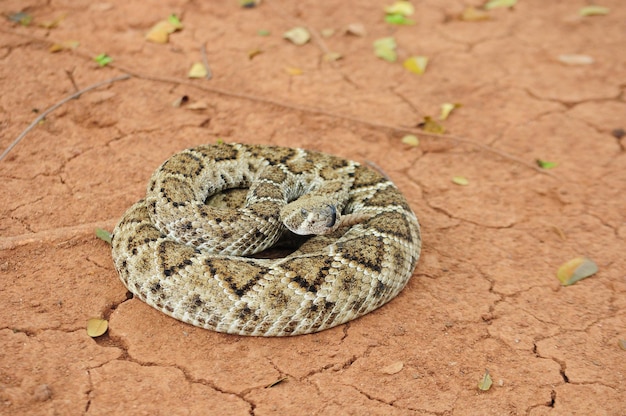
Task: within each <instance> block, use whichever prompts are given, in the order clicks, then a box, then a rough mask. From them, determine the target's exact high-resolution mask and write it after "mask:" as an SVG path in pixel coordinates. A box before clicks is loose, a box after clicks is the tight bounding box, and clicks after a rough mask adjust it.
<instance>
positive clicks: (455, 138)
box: [116, 66, 556, 178]
mask: <svg viewBox="0 0 626 416" xmlns="http://www.w3.org/2000/svg"><path fill="white" fill-rule="evenodd" d="M116 68H117V69H118V70H120V71H122V72H126V73H128V74H131V75H133V76H134V77H137V78H139V79H144V80H150V81H156V82H165V83H171V84H177V85H188V86H190V87H193V88H196V89H199V90H202V91H206V92H210V93H213V94H219V95H224V96H227V97H233V98H240V99H243V100H248V101H255V102H260V103H264V104H270V105H274V106H277V107H282V108H287V109H290V110H296V111H300V112H303V113H309V114H319V115H323V116H327V117H330V118H335V119H342V120H346V121H350V122H352V123H358V124H363V125H366V126H370V127H374V128H378V129H386V130H390V131H395V132H403V133H413V134H415V135H419V136H421V137H430V138H434V139H439V140H441V139H448V140H452V141H455V142H457V143H461V144H465V145H468V146H473V147H475V148H478V149H480V150H483V151H485V152H488V153H492V154H495V155H498V156H500V157H502V158H504V159H508V160H511V161H513V162H516V163H519V164H521V165H523V166H526V167H527V168H530V169H532V170H534V171H537V172H539V173H541V174H543V175H548V176H551V177H554V178H556V176H555V175H554V174H552V173H551V172H548V171H546V170H543V169H541V168H540V167H539V166H535V165H533V164H530V163H528V162H526V161H525V160H523V159H520V158H518V157H516V156H513V155H511V154H509V153H506V152H503V151H501V150H498V149H494V148H492V147H489V146H487V145H484V144H481V143H477V142H474V141H472V140H469V139H465V138H463V137H459V136H455V135H452V134H438V133H429V132H426V131H423V130H420V129H417V128H414V127H400V126H394V125H391V124H386V123H380V122H376V121H371V120H366V119H362V118H359V117H355V116H350V115H346V114H339V113H335V112H331V111H326V110H323V109H321V108H315V107H307V106H303V105H298V104H288V103H284V102H282V101H278V100H274V99H272V98H268V97H259V96H255V95H251V94H246V93H241V92H233V91H227V90H224V89H221V88H218V87H213V86H207V85H202V84H199V83H195V82H190V81H187V80H181V79H178V78H169V77H160V76H152V75H144V74H140V73H136V72H132V71H130V70H127V69H124V68H122V67H120V66H116Z"/></svg>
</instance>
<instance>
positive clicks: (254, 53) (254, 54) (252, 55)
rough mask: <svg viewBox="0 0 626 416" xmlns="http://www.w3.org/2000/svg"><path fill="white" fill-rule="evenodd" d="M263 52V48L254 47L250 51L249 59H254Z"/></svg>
mask: <svg viewBox="0 0 626 416" xmlns="http://www.w3.org/2000/svg"><path fill="white" fill-rule="evenodd" d="M262 53H263V51H262V50H261V49H252V50H251V51H248V59H252V58H254V57H255V56H257V55H261V54H262Z"/></svg>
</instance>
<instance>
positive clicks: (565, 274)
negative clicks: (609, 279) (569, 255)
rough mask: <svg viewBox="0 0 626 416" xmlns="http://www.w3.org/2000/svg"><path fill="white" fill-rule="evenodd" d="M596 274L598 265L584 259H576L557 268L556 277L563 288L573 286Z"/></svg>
mask: <svg viewBox="0 0 626 416" xmlns="http://www.w3.org/2000/svg"><path fill="white" fill-rule="evenodd" d="M597 272H598V265H597V264H595V263H594V262H593V261H592V260H590V259H588V258H586V257H577V258H575V259H572V260H570V261H568V262H567V263H565V264H563V265H562V266H561V267H559V270H558V271H557V273H556V277H557V278H558V279H559V281H560V282H561V284H562V285H563V286H569V285H573V284H574V283H576V282H578V281H579V280H582V279H584V278H586V277H589V276H592V275H594V274H596V273H597Z"/></svg>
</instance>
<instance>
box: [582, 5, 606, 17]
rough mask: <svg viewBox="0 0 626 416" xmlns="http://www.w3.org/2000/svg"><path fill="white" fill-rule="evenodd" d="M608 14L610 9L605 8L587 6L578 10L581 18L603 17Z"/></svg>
mask: <svg viewBox="0 0 626 416" xmlns="http://www.w3.org/2000/svg"><path fill="white" fill-rule="evenodd" d="M608 13H609V8H608V7H603V6H587V7H583V8H582V9H580V10H578V14H580V15H581V16H603V15H605V14H608Z"/></svg>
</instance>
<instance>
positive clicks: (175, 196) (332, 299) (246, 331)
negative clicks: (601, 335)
mask: <svg viewBox="0 0 626 416" xmlns="http://www.w3.org/2000/svg"><path fill="white" fill-rule="evenodd" d="M231 188H249V190H248V191H247V194H246V197H245V203H244V204H243V206H242V207H239V208H224V207H220V206H213V205H211V204H210V200H211V198H212V196H213V195H215V194H220V193H221V192H224V191H226V190H228V189H231ZM287 230H289V231H287ZM289 233H295V234H315V235H314V236H313V237H311V238H309V239H308V240H307V241H306V242H305V243H304V244H302V245H301V246H300V247H299V248H298V249H297V250H296V251H295V252H293V253H291V254H289V255H287V256H285V257H282V258H277V259H276V258H274V259H268V258H252V257H245V256H247V255H250V254H252V253H257V252H259V251H262V250H264V249H266V248H268V247H270V246H272V245H273V244H274V243H275V242H276V241H277V240H278V239H279V238H280V237H281V236H283V235H285V234H289ZM420 249H421V237H420V229H419V224H418V222H417V218H416V217H415V214H414V213H413V211H412V210H411V208H410V207H409V205H408V203H407V201H406V199H405V198H404V196H403V195H402V194H401V193H400V192H399V191H398V189H397V188H396V187H395V186H394V185H393V183H391V182H390V181H389V180H387V179H385V178H384V177H383V176H381V175H380V174H379V173H377V172H374V171H372V170H370V169H367V168H365V167H363V166H361V165H360V164H358V163H356V162H353V161H349V160H345V159H341V158H338V157H335V156H331V155H326V154H323V153H318V152H312V151H306V150H302V149H294V148H286V147H277V146H253V145H243V144H217V145H205V146H198V147H196V148H193V149H188V150H185V151H182V152H180V153H178V154H175V155H174V156H172V157H171V158H170V159H168V160H167V161H166V162H165V163H163V165H161V167H159V168H158V169H157V171H156V172H155V173H154V175H153V176H152V178H151V180H150V183H149V184H148V189H147V193H146V198H145V199H143V200H140V201H139V202H137V203H136V204H134V205H133V206H132V207H131V208H129V209H128V211H127V212H126V213H125V214H124V216H123V217H122V219H121V220H120V222H119V224H118V225H117V226H116V228H115V230H114V232H113V239H112V254H113V259H114V262H115V267H116V269H117V271H118V272H119V275H120V278H121V280H122V282H124V284H125V285H126V287H127V288H128V290H130V291H131V292H132V293H133V294H134V295H135V296H137V297H138V298H139V299H141V300H143V301H144V302H146V303H147V304H149V305H151V306H153V307H154V308H156V309H158V310H160V311H162V312H164V313H166V314H167V315H170V316H172V317H174V318H176V319H179V320H181V321H184V322H187V323H190V324H192V325H195V326H199V327H203V328H207V329H211V330H215V331H219V332H226V333H231V334H240V335H258V336H285V335H298V334H306V333H312V332H316V331H321V330H323V329H327V328H331V327H333V326H336V325H339V324H342V323H345V322H347V321H350V320H352V319H355V318H357V317H359V316H362V315H365V314H366V313H368V312H371V311H372V310H374V309H376V308H378V307H380V306H381V305H383V304H385V303H386V302H388V301H389V300H390V299H392V298H393V297H395V296H396V295H397V294H398V293H399V292H400V290H402V288H403V287H404V286H405V285H406V283H407V281H408V280H409V278H410V277H411V274H412V273H413V270H414V268H415V266H416V264H417V261H418V258H419V255H420Z"/></svg>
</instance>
